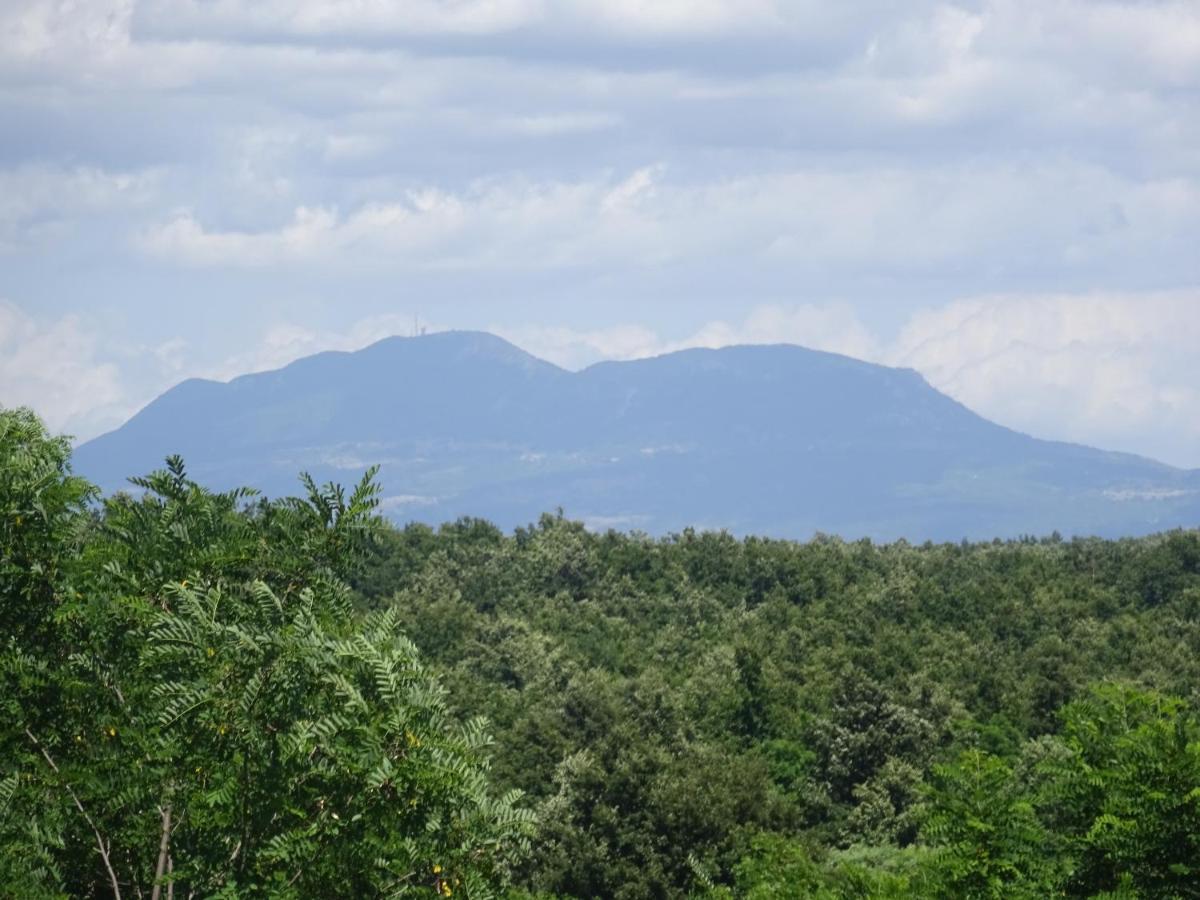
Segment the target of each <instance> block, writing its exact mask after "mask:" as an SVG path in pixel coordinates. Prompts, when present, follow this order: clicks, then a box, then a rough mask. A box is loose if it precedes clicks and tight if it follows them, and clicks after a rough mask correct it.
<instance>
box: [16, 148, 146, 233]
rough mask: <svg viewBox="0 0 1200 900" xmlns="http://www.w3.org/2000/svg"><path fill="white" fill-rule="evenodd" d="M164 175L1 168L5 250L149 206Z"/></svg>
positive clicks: (81, 168)
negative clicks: (88, 220)
mask: <svg viewBox="0 0 1200 900" xmlns="http://www.w3.org/2000/svg"><path fill="white" fill-rule="evenodd" d="M158 178H159V175H158V173H156V172H154V171H141V172H111V171H104V170H102V169H97V168H93V167H89V166H74V167H69V168H67V167H62V166H52V165H48V164H26V165H22V166H18V167H15V168H12V169H0V251H5V250H9V251H12V250H15V249H18V248H20V247H22V246H23V245H25V244H27V243H29V242H30V241H39V240H41V241H47V240H54V239H60V238H61V237H62V235H63V233H64V231H65V230H66V229H69V228H70V227H72V226H73V225H75V224H76V223H77V221H78V220H79V219H81V218H86V217H91V216H100V215H104V214H106V213H112V212H114V211H121V210H128V209H131V208H137V207H141V206H144V205H145V204H147V203H148V202H149V201H150V200H151V199H152V198H153V196H154V190H155V185H156V183H157V181H158Z"/></svg>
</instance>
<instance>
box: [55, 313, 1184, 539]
mask: <svg viewBox="0 0 1200 900" xmlns="http://www.w3.org/2000/svg"><path fill="white" fill-rule="evenodd" d="M176 452H178V453H180V454H181V455H183V456H184V458H185V460H186V461H187V462H188V464H189V469H190V471H192V473H193V474H194V476H195V477H196V478H197V480H200V481H202V482H205V483H210V484H212V485H213V486H214V487H221V488H224V487H232V486H234V485H238V484H243V483H246V484H251V485H253V486H256V487H260V488H262V489H264V490H266V491H267V492H269V493H272V494H280V493H293V492H294V490H295V484H296V481H295V479H296V475H297V473H298V472H299V471H301V470H308V471H311V472H312V474H313V475H314V477H317V478H318V479H319V480H339V481H347V480H351V479H352V478H353V477H356V476H357V474H358V470H360V469H362V468H365V467H366V466H367V465H369V464H371V463H380V464H381V466H382V472H381V476H380V477H381V481H382V483H383V485H384V487H385V489H386V496H387V498H388V501H387V504H388V511H389V513H390V514H391V515H393V516H394V517H395V518H397V519H400V520H408V519H415V520H421V521H427V522H430V523H431V524H434V523H437V522H441V521H444V520H447V519H453V518H457V517H459V516H462V515H471V516H479V517H483V518H491V519H493V520H494V521H496V522H497V523H498V524H500V525H503V526H506V527H511V526H515V525H518V524H524V523H526V522H528V521H530V520H532V519H534V518H536V517H537V515H538V514H540V513H541V512H544V511H545V510H549V509H555V508H560V507H561V508H564V509H565V510H566V512H567V513H568V514H570V515H572V516H576V517H579V518H581V519H583V520H584V521H589V522H593V523H598V527H603V525H604V524H605V523H608V524H613V525H624V526H626V527H636V528H639V529H642V530H646V531H649V532H652V533H662V532H666V531H672V530H679V529H681V528H683V527H687V526H690V525H706V526H712V527H724V528H728V529H730V530H733V531H737V532H741V533H751V532H753V533H763V534H773V535H777V536H783V537H793V538H806V537H808V536H810V535H811V534H812V533H814V532H817V531H820V532H824V533H832V534H842V535H843V536H845V537H851V538H853V537H872V538H877V539H891V538H898V537H905V538H908V539H910V540H924V539H939V540H943V539H955V540H956V539H958V538H960V537H993V536H999V537H1006V536H1015V535H1017V534H1027V533H1039V532H1041V533H1049V532H1050V531H1059V532H1061V533H1065V534H1090V533H1097V534H1105V535H1118V534H1142V533H1146V532H1148V531H1156V530H1162V529H1163V528H1168V527H1175V526H1176V525H1189V524H1190V525H1194V524H1196V523H1197V522H1200V470H1183V469H1177V468H1174V467H1171V466H1169V465H1167V464H1165V463H1161V462H1158V461H1155V460H1149V459H1146V458H1144V457H1139V456H1136V455H1134V454H1123V453H1118V452H1115V451H1106V450H1097V449H1094V448H1090V447H1086V446H1084V445H1080V444H1072V443H1067V442H1058V441H1045V440H1041V439H1038V438H1035V437H1032V436H1030V435H1027V434H1023V433H1022V432H1019V431H1016V430H1014V429H1010V428H1007V427H1005V426H1002V425H998V424H996V423H993V422H990V421H989V420H987V419H985V418H984V417H982V416H980V415H979V414H977V413H975V412H974V411H972V410H970V409H969V408H968V407H966V406H965V405H964V404H962V403H959V402H958V401H956V400H954V399H953V398H951V397H948V396H947V395H945V394H943V393H941V392H939V391H937V390H936V389H935V388H933V387H932V386H931V385H930V384H929V383H928V381H927V380H926V379H925V378H924V377H923V376H922V375H921V374H920V373H919V372H916V371H915V370H913V369H899V368H891V367H887V366H880V365H878V364H875V363H869V362H865V361H863V360H857V359H854V358H853V357H849V356H844V355H841V354H836V353H828V352H825V351H816V350H810V349H807V348H803V347H797V346H795V345H791V344H770V345H738V346H733V347H724V348H719V349H708V348H690V349H686V350H680V351H675V352H673V353H666V354H662V355H660V356H656V357H649V358H644V359H638V360H629V361H604V362H599V363H596V364H593V365H591V366H588V367H587V368H584V369H582V370H579V371H574V372H572V371H569V370H566V369H563V368H560V367H558V366H555V365H554V364H552V363H549V362H546V361H544V360H540V359H538V358H537V357H536V356H534V355H532V354H530V353H527V352H526V351H524V350H521V349H520V348H518V347H516V346H514V345H512V344H511V343H509V342H507V341H505V340H503V339H502V338H499V337H497V336H495V335H491V334H488V333H487V332H474V331H458V332H438V333H435V334H431V335H423V336H418V337H399V336H396V337H390V338H385V339H383V340H381V341H377V342H375V343H373V344H371V345H369V346H368V347H365V348H363V349H361V350H358V351H328V352H325V353H320V354H315V355H313V356H308V357H304V358H301V359H299V360H295V361H293V362H292V363H289V364H288V365H287V366H284V367H281V368H279V369H275V370H271V371H269V372H259V373H250V374H247V375H242V376H238V377H237V378H234V379H232V380H231V381H228V382H217V381H208V380H203V379H189V380H187V381H185V382H181V383H180V384H179V385H176V386H175V387H174V388H172V389H171V390H169V391H167V392H165V393H164V394H163V395H161V396H160V397H158V398H156V399H155V400H154V401H152V402H151V403H150V404H148V405H147V406H146V407H145V408H144V409H143V410H141V411H139V413H137V414H136V415H134V416H133V417H132V418H131V419H130V420H129V421H128V422H127V423H125V424H124V425H123V426H121V428H118V429H116V430H114V431H112V432H109V433H107V434H105V435H101V436H100V437H97V438H95V439H93V440H91V441H88V442H86V443H84V444H81V445H80V446H79V448H77V451H76V468H77V470H78V471H79V472H80V473H81V474H83V475H86V476H88V477H91V478H93V480H95V481H97V482H98V483H99V484H100V485H101V486H102V487H104V488H105V489H108V490H113V489H116V488H119V487H120V486H121V485H122V484H124V479H126V478H127V477H128V476H130V475H134V474H140V473H142V472H144V471H147V470H149V469H151V468H156V467H158V466H160V465H161V461H162V458H163V457H164V456H166V455H167V454H169V453H176Z"/></svg>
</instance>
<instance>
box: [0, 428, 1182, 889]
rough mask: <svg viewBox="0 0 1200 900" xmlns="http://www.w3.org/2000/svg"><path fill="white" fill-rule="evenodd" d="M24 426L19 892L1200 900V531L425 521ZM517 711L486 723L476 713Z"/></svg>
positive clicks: (15, 868)
mask: <svg viewBox="0 0 1200 900" xmlns="http://www.w3.org/2000/svg"><path fill="white" fill-rule="evenodd" d="M302 486H303V494H304V496H303V497H301V498H293V499H284V500H276V501H267V500H264V499H262V498H259V497H256V496H254V495H253V494H252V493H251V492H247V491H241V492H234V493H227V494H217V493H212V492H209V491H206V490H205V489H204V488H202V487H201V486H199V485H196V484H194V483H193V482H191V481H190V480H189V479H188V478H187V475H186V471H185V469H184V467H183V464H182V462H181V461H179V460H175V459H172V460H170V461H169V463H168V466H167V468H165V469H164V470H162V471H160V472H157V473H154V474H152V475H150V476H147V477H145V478H142V479H138V480H136V481H135V483H134V486H133V488H132V489H131V491H130V492H129V493H126V494H118V495H116V496H113V497H108V498H100V497H98V496H96V492H95V490H94V489H93V488H92V487H91V486H90V485H88V484H86V483H84V482H82V481H80V480H79V479H76V478H74V477H73V476H72V475H71V474H70V463H69V446H68V444H67V443H66V442H65V441H63V440H61V439H56V438H53V437H50V436H48V435H47V434H46V433H45V430H44V429H43V427H42V426H41V424H40V423H39V422H38V421H37V420H36V418H34V417H33V416H32V415H31V414H28V413H26V412H22V411H9V412H0V604H2V605H0V618H2V628H3V631H2V632H0V635H2V640H3V644H0V704H2V707H3V708H2V710H0V712H2V714H3V723H2V724H0V885H3V886H4V889H5V890H6V891H7V892H8V893H9V894H10V895H12V896H15V897H61V896H102V897H103V896H122V897H148V898H152V900H159V898H165V897H171V898H174V897H176V896H178V897H181V898H182V897H189V896H191V897H211V896H223V897H341V896H346V897H350V896H353V897H372V896H413V897H420V896H428V897H433V896H453V895H460V896H466V897H487V896H503V895H508V896H511V897H529V896H531V895H534V896H538V897H622V898H642V897H647V898H650V897H679V896H696V897H709V898H714V900H715V898H731V897H748V898H787V897H795V898H803V897H817V898H856V897H862V898H867V897H913V898H916V897H947V898H952V897H998V898H999V897H1005V898H1007V897H1030V898H1033V897H1039V898H1040V897H1048V896H1067V897H1200V719H1198V717H1197V710H1198V708H1200V533H1197V532H1194V531H1176V532H1171V533H1168V534H1163V535H1160V536H1157V537H1151V538H1145V539H1139V540H1124V541H1102V540H1093V539H1075V540H1062V539H1060V538H1058V537H1057V536H1054V537H1050V538H1047V539H1028V540H1022V541H1015V542H995V543H985V544H940V545H924V546H911V545H908V544H905V543H904V542H900V543H896V544H890V545H886V546H879V545H873V544H871V543H870V542H865V541H864V542H845V541H842V540H839V539H835V538H817V539H815V540H812V541H810V542H807V543H795V542H786V541H775V540H762V539H756V538H747V539H744V540H739V539H735V538H734V537H731V536H730V535H728V534H722V533H693V532H690V531H686V532H684V533H682V534H677V535H672V536H669V537H666V538H651V537H647V536H644V535H638V534H622V533H617V532H610V533H607V534H594V533H591V532H589V531H587V530H586V529H585V528H583V527H582V525H580V524H578V523H576V522H572V521H570V520H567V519H565V518H563V517H561V516H554V515H547V516H544V517H543V518H542V519H541V520H540V521H539V522H537V523H536V524H533V525H531V526H530V527H527V528H522V529H518V530H517V531H516V532H515V533H512V534H505V533H502V532H501V531H499V530H498V529H496V528H494V527H493V526H491V525H489V524H488V523H487V522H484V521H479V520H461V521H458V522H455V523H452V524H448V525H445V526H443V527H442V528H440V529H436V530H434V529H430V528H428V527H425V526H410V527H407V528H404V529H397V528H394V527H392V526H390V525H388V524H386V523H385V522H384V521H382V520H381V519H380V518H378V517H377V516H376V499H377V493H378V492H377V489H376V488H375V487H374V485H373V484H372V482H371V480H370V478H368V479H365V480H364V481H363V482H362V483H361V484H359V485H358V487H357V489H355V490H353V491H351V492H348V493H347V492H344V491H342V490H341V489H339V488H336V487H333V486H325V487H319V486H317V485H314V484H312V483H311V482H303V483H302ZM484 720H486V721H484Z"/></svg>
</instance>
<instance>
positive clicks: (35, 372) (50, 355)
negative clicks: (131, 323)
mask: <svg viewBox="0 0 1200 900" xmlns="http://www.w3.org/2000/svg"><path fill="white" fill-rule="evenodd" d="M97 343H98V342H97V340H96V336H95V331H94V330H93V329H91V328H89V327H88V326H87V325H86V324H85V323H84V322H83V320H82V319H81V318H80V317H78V316H65V317H63V318H61V319H57V320H55V321H51V322H39V321H37V320H35V319H33V318H32V317H31V316H29V315H27V314H25V313H24V312H22V311H21V310H20V309H18V308H17V307H16V306H15V305H13V304H12V303H8V302H5V301H2V300H0V405H3V406H7V407H16V406H28V407H30V408H32V409H33V410H34V411H35V412H37V413H39V414H40V415H41V416H42V417H43V419H44V420H45V422H46V424H47V426H48V427H49V428H50V429H51V430H53V431H62V430H64V429H69V430H72V431H75V430H78V431H79V432H82V433H86V434H88V435H89V436H90V434H94V433H95V432H96V431H97V430H99V429H101V428H104V427H109V426H112V425H116V424H119V423H120V422H121V421H123V420H124V418H125V417H126V416H127V415H128V413H129V412H130V410H129V407H128V403H127V398H126V395H125V391H124V389H123V387H122V384H121V377H120V372H119V369H118V367H117V366H116V365H114V364H113V363H110V362H102V361H101V360H100V359H99V358H98V346H97Z"/></svg>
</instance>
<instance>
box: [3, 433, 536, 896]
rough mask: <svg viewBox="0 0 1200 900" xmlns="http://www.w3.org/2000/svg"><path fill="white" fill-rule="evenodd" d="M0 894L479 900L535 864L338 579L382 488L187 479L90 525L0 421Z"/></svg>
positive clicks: (480, 734)
mask: <svg viewBox="0 0 1200 900" xmlns="http://www.w3.org/2000/svg"><path fill="white" fill-rule="evenodd" d="M0 473H3V474H2V475H0V537H2V538H3V540H4V544H3V556H2V557H0V591H3V594H2V595H0V599H2V601H3V607H2V608H3V615H4V616H5V619H6V624H9V625H11V627H10V628H9V630H8V638H7V640H6V642H5V644H4V645H3V649H2V655H0V673H2V674H3V677H4V679H5V688H6V690H5V694H4V704H5V710H4V711H5V713H6V714H9V715H6V719H5V730H4V732H3V733H2V735H0V751H2V753H3V755H2V756H0V881H2V882H3V883H4V884H5V885H6V889H11V890H14V891H16V892H17V893H18V894H20V895H21V896H30V897H37V896H46V897H51V896H61V895H63V894H69V895H73V896H113V897H121V896H147V895H148V896H150V897H151V898H153V900H158V898H160V897H162V896H168V897H172V896H174V893H175V891H177V890H178V891H180V892H181V893H184V894H188V895H200V896H228V897H233V896H237V897H256V896H260V897H308V896H334V895H346V894H347V893H349V894H351V895H354V896H435V895H437V896H451V895H453V894H455V893H462V894H464V895H465V896H468V897H478V896H488V895H490V894H491V893H493V892H494V891H495V890H496V889H498V888H499V887H501V886H503V884H504V883H505V882H506V881H507V880H508V878H509V876H510V872H511V870H512V867H513V866H514V865H515V863H516V862H517V861H518V860H519V859H520V857H521V856H522V854H523V852H524V851H525V849H526V847H527V845H528V838H529V835H530V833H531V831H532V825H533V817H532V814H531V813H529V812H528V811H525V810H523V809H521V808H520V806H519V796H518V795H517V794H516V793H510V794H508V795H505V796H503V797H496V796H493V795H492V793H491V792H490V790H489V785H488V777H487V769H488V764H487V758H486V755H485V749H486V747H487V745H488V743H489V738H488V737H487V732H486V729H485V727H484V724H483V723H482V721H481V720H472V721H470V722H468V723H466V724H464V725H459V724H457V723H455V722H454V721H453V720H452V719H451V717H450V715H449V713H448V710H447V707H446V701H445V696H444V691H443V690H442V688H441V686H440V684H439V682H438V680H437V678H436V677H435V676H434V675H432V674H431V673H430V672H429V671H428V670H427V669H426V668H425V667H424V666H423V665H422V663H421V661H420V660H419V658H418V654H417V652H416V649H415V648H414V647H413V645H412V644H411V643H410V642H409V641H408V640H407V638H406V637H405V636H404V635H403V633H402V632H401V631H400V629H399V627H398V624H397V619H396V615H395V613H394V612H388V611H385V612H380V613H376V614H373V615H372V616H370V617H368V618H366V619H365V620H359V619H358V618H357V617H356V616H354V615H353V610H352V604H351V602H350V592H349V588H348V587H347V586H346V583H345V578H346V576H347V574H348V573H349V571H350V570H351V569H352V568H353V564H354V561H355V560H356V559H357V558H359V557H361V555H362V553H363V552H364V551H365V549H366V547H367V546H368V545H369V543H370V541H371V537H372V534H373V531H374V529H375V528H376V527H377V526H376V520H375V518H374V514H373V510H374V506H375V502H376V500H375V497H376V493H377V488H376V487H375V485H374V483H373V481H372V475H373V473H368V474H367V476H366V477H364V479H363V481H362V482H361V483H360V484H359V485H358V487H357V488H356V489H355V490H354V491H353V492H352V493H351V494H350V495H349V496H348V497H347V496H346V494H345V493H344V492H343V491H342V490H341V489H340V488H337V487H335V486H326V487H323V488H318V487H317V486H316V485H315V484H313V483H312V482H311V480H308V479H305V486H306V488H307V497H305V498H302V499H289V500H284V501H277V502H267V501H258V502H257V503H255V502H252V501H253V497H252V494H251V493H250V492H247V491H235V492H231V493H226V494H215V493H211V492H209V491H207V490H205V489H204V488H202V487H200V486H199V485H197V484H195V483H194V482H192V481H191V480H189V479H188V478H187V475H186V471H185V470H184V467H183V464H182V461H180V460H178V459H171V460H168V467H167V469H166V470H164V471H161V472H156V473H153V474H152V475H150V476H148V477H147V478H144V479H137V480H135V481H134V486H135V487H136V488H139V489H140V490H141V491H142V494H141V496H140V497H133V496H130V495H118V496H117V497H114V498H111V499H109V500H107V501H105V504H104V506H103V509H102V510H101V511H99V513H98V515H93V514H92V513H91V512H89V510H88V509H87V507H86V504H87V502H88V501H89V500H90V499H91V498H92V497H93V496H94V491H93V490H92V489H91V488H90V486H88V485H86V484H85V483H83V482H81V481H79V480H78V479H75V478H73V477H72V476H71V475H70V472H69V463H68V455H67V448H66V445H65V443H64V442H63V441H61V440H60V439H54V438H50V437H48V436H47V435H46V434H45V431H44V429H43V428H42V427H41V425H40V423H38V422H37V421H36V419H35V418H33V417H32V416H31V415H30V414H28V413H25V412H4V411H0Z"/></svg>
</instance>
